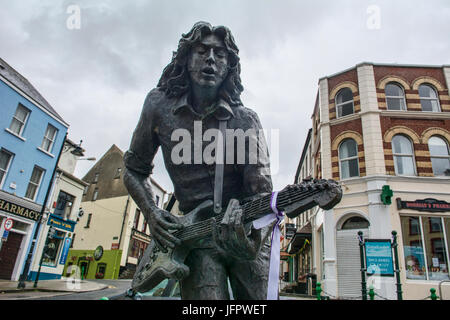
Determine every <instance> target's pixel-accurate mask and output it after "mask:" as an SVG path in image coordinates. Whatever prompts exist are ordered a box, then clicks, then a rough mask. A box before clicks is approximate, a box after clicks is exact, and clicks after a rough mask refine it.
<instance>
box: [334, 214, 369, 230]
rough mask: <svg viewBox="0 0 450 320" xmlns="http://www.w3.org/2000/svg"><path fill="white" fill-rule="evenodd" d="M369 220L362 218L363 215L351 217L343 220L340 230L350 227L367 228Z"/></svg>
mask: <svg viewBox="0 0 450 320" xmlns="http://www.w3.org/2000/svg"><path fill="white" fill-rule="evenodd" d="M369 225H370V224H369V221H367V220H366V219H364V218H363V217H358V216H356V217H351V218H348V219H347V220H345V222H344V223H343V224H342V227H341V230H350V229H367V228H369Z"/></svg>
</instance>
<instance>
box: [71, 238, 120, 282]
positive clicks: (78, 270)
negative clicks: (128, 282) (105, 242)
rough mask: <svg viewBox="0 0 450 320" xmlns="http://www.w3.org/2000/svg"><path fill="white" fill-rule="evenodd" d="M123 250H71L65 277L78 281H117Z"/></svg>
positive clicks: (98, 247)
mask: <svg viewBox="0 0 450 320" xmlns="http://www.w3.org/2000/svg"><path fill="white" fill-rule="evenodd" d="M121 257H122V250H103V247H101V246H97V248H96V249H95V250H72V249H71V250H69V255H68V257H67V261H66V265H65V267H64V272H63V276H64V277H72V278H77V279H82V280H83V279H117V278H118V277H119V270H120V259H121Z"/></svg>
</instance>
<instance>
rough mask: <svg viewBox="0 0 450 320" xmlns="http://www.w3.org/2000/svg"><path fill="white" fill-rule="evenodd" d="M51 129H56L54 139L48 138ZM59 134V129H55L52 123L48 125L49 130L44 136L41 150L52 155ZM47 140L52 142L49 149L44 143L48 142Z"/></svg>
mask: <svg viewBox="0 0 450 320" xmlns="http://www.w3.org/2000/svg"><path fill="white" fill-rule="evenodd" d="M50 128H53V129H55V131H54V133H53V137H48V136H47V134H48V133H49V132H50V130H49V129H50ZM57 134H58V129H57V128H56V127H55V126H53V125H51V124H50V123H49V124H48V125H47V129H46V130H45V134H44V138H43V139H42V143H41V147H40V148H41V149H42V150H44V151H46V152H48V153H51V152H52V149H53V145H54V144H55V140H56V135H57ZM46 140H48V141H50V143H49V145H48V149H46V148H44V142H45V141H46Z"/></svg>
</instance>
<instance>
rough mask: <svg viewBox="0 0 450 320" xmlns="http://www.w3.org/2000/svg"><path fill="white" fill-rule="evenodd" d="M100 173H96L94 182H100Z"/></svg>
mask: <svg viewBox="0 0 450 320" xmlns="http://www.w3.org/2000/svg"><path fill="white" fill-rule="evenodd" d="M99 175H100V173H98V172H97V173H96V174H95V176H94V181H92V183H97V182H98V176H99Z"/></svg>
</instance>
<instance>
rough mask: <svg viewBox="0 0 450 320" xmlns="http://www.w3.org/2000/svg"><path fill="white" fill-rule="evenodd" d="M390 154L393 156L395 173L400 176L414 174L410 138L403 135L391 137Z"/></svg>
mask: <svg viewBox="0 0 450 320" xmlns="http://www.w3.org/2000/svg"><path fill="white" fill-rule="evenodd" d="M392 155H393V156H394V167H395V174H397V175H402V176H413V175H416V169H415V165H414V151H413V146H412V143H411V140H409V139H408V138H407V137H405V136H403V135H396V136H394V137H393V138H392Z"/></svg>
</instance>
